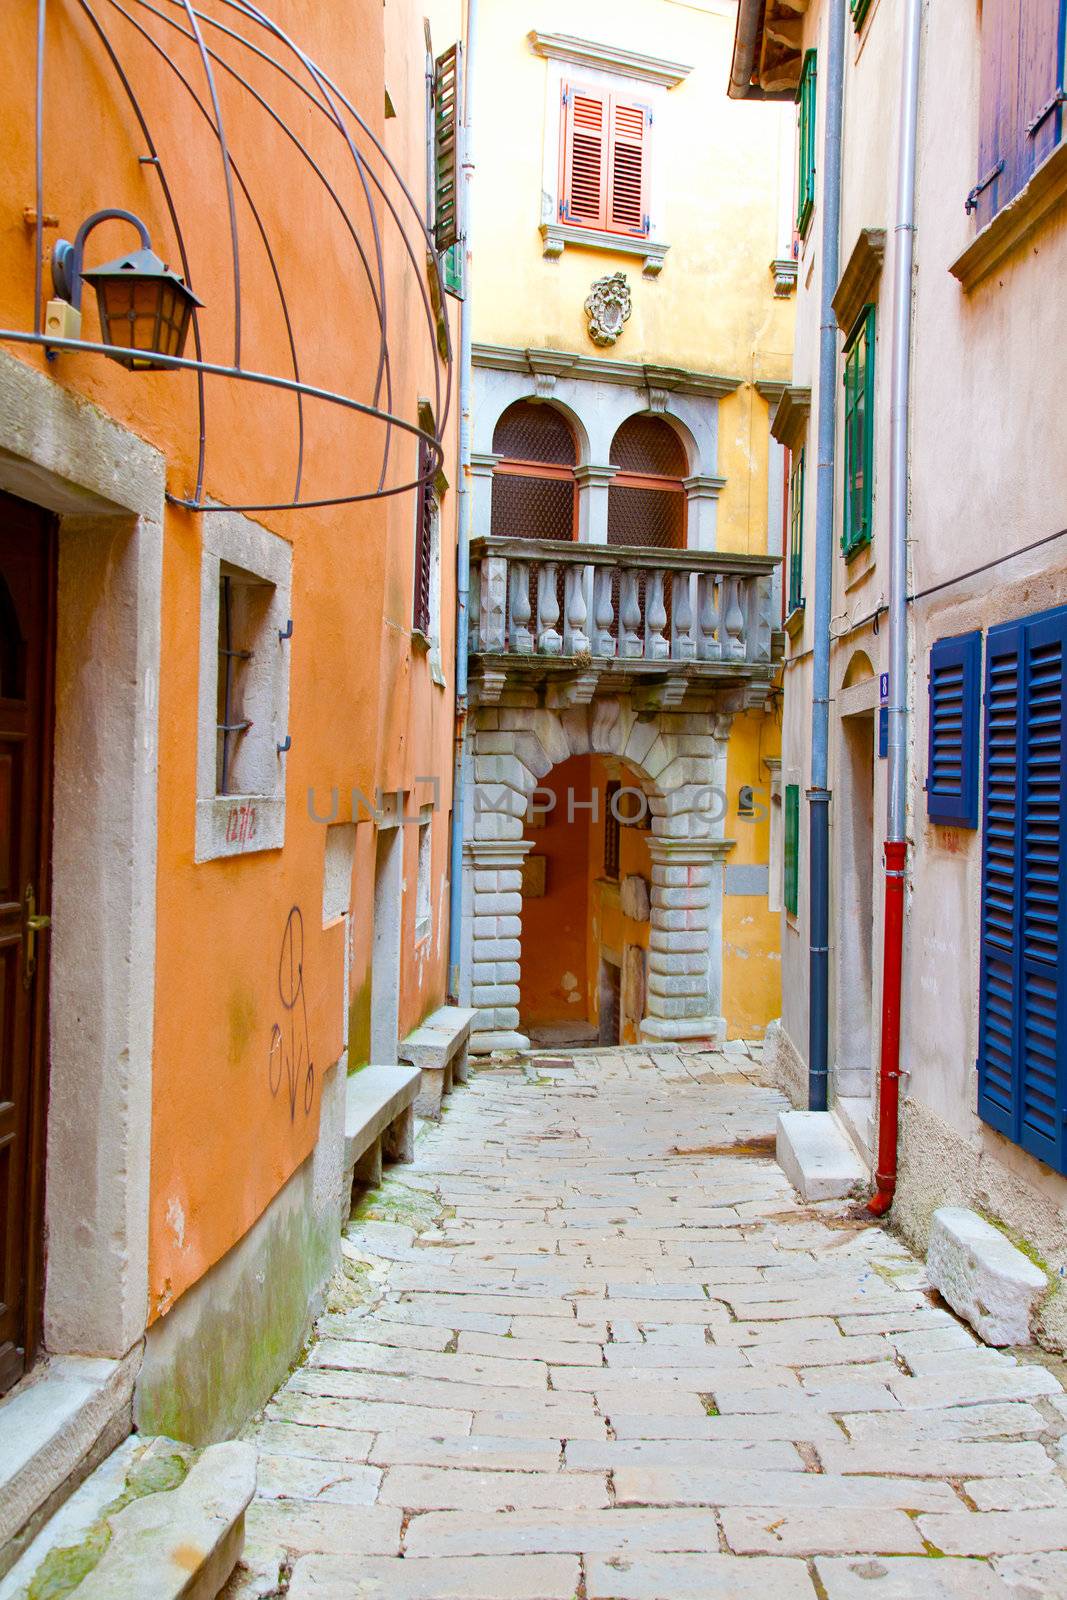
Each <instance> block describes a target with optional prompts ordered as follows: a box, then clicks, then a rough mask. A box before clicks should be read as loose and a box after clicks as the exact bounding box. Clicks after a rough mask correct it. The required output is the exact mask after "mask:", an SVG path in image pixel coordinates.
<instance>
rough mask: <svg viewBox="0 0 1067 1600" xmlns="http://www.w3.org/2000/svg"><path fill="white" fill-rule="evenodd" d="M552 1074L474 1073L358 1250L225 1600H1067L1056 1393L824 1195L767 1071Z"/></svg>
mask: <svg viewBox="0 0 1067 1600" xmlns="http://www.w3.org/2000/svg"><path fill="white" fill-rule="evenodd" d="M555 1059H559V1058H546V1057H542V1058H540V1060H539V1058H537V1057H536V1056H535V1057H531V1058H528V1059H526V1060H524V1061H522V1062H518V1063H515V1064H512V1065H510V1066H501V1067H493V1068H491V1069H487V1070H482V1071H479V1072H477V1073H476V1074H472V1078H471V1082H470V1084H469V1085H468V1086H467V1087H466V1088H462V1089H459V1090H457V1091H456V1092H455V1093H454V1094H453V1095H452V1096H451V1098H450V1100H449V1101H447V1102H446V1110H445V1114H444V1117H443V1120H442V1122H441V1124H440V1125H439V1126H436V1127H432V1128H429V1129H427V1130H425V1131H424V1133H423V1134H422V1136H421V1137H420V1139H419V1141H418V1143H417V1147H416V1148H417V1158H416V1163H415V1165H414V1166H413V1167H401V1168H396V1169H393V1175H392V1176H391V1177H389V1178H387V1181H386V1185H385V1187H384V1189H383V1190H381V1191H379V1192H378V1194H377V1195H376V1196H374V1197H373V1199H372V1201H371V1202H370V1203H369V1205H368V1206H365V1207H364V1208H363V1211H364V1212H365V1213H367V1214H366V1215H364V1216H363V1217H362V1218H361V1220H360V1221H359V1222H357V1223H354V1224H353V1225H352V1226H351V1227H350V1229H349V1230H348V1235H347V1239H346V1246H345V1248H346V1260H347V1262H348V1268H349V1274H350V1283H351V1294H350V1299H351V1306H350V1308H349V1309H341V1310H334V1311H332V1312H330V1313H328V1314H326V1315H324V1316H323V1317H322V1318H321V1319H320V1322H319V1324H318V1329H317V1337H316V1340H315V1342H314V1343H313V1345H312V1348H311V1349H310V1351H309V1354H308V1357H307V1360H306V1363H305V1364H304V1365H303V1366H301V1367H300V1368H298V1369H297V1370H296V1371H295V1372H294V1373H293V1375H292V1377H291V1379H290V1380H289V1382H288V1383H287V1384H286V1385H285V1387H284V1388H283V1389H282V1390H281V1391H280V1392H279V1393H278V1394H277V1395H276V1397H275V1399H274V1401H273V1402H272V1404H271V1405H270V1406H269V1407H268V1409H267V1412H266V1414H265V1416H264V1417H263V1418H262V1419H260V1421H259V1422H258V1423H257V1425H256V1426H255V1427H254V1429H253V1430H252V1431H251V1437H253V1438H254V1440H255V1442H256V1444H257V1446H258V1449H259V1452H260V1455H259V1488H258V1492H257V1496H256V1499H255V1501H254V1502H253V1504H252V1506H251V1507H250V1508H249V1513H248V1544H247V1549H246V1555H245V1566H244V1567H243V1568H242V1569H240V1570H239V1573H238V1575H237V1577H236V1578H235V1580H234V1582H233V1583H232V1584H231V1586H230V1589H229V1590H228V1591H227V1593H228V1595H229V1596H232V1597H234V1600H236V1597H241V1600H246V1597H250V1596H264V1595H267V1594H275V1593H285V1592H286V1589H285V1585H286V1583H287V1584H288V1590H287V1592H288V1594H289V1596H290V1597H292V1600H311V1597H315V1600H354V1597H357V1596H358V1597H379V1596H380V1597H382V1600H573V1597H579V1600H668V1597H669V1600H715V1597H719V1596H730V1597H736V1600H745V1597H748V1596H758V1597H760V1600H770V1597H774V1600H793V1597H796V1600H802V1597H803V1600H814V1597H815V1596H817V1595H818V1596H823V1597H826V1600H859V1597H863V1600H912V1597H926V1596H930V1597H935V1596H937V1597H939V1596H959V1597H961V1600H962V1597H966V1600H994V1597H998V1596H1001V1597H1003V1596H1014V1597H1016V1600H1019V1597H1022V1596H1026V1597H1031V1596H1032V1597H1037V1596H1049V1595H1052V1596H1056V1595H1067V1555H1064V1554H1063V1553H1062V1550H1063V1546H1064V1545H1065V1544H1067V1483H1065V1477H1064V1472H1063V1470H1062V1468H1063V1465H1064V1463H1065V1462H1067V1457H1065V1456H1064V1455H1062V1454H1058V1453H1057V1452H1058V1450H1060V1449H1062V1445H1061V1444H1059V1443H1058V1442H1057V1441H1059V1440H1060V1436H1061V1435H1062V1434H1064V1433H1065V1432H1067V1396H1065V1395H1064V1393H1063V1391H1062V1388H1061V1385H1060V1382H1059V1381H1058V1379H1057V1377H1056V1376H1055V1375H1054V1373H1053V1372H1051V1371H1049V1370H1047V1369H1046V1368H1045V1367H1044V1366H1041V1365H1039V1364H1037V1363H1035V1362H1033V1361H1022V1362H1017V1361H1016V1360H1015V1359H1014V1358H1013V1357H1012V1356H1011V1355H1009V1354H1004V1353H998V1352H995V1351H992V1350H990V1349H987V1348H985V1347H983V1346H981V1345H979V1344H977V1343H976V1341H975V1340H974V1338H973V1337H972V1335H971V1334H970V1332H969V1331H968V1330H967V1329H966V1328H965V1327H964V1326H963V1325H962V1324H961V1323H959V1322H958V1321H957V1320H956V1319H955V1318H954V1317H953V1316H952V1315H950V1314H949V1313H948V1312H947V1311H946V1310H944V1309H943V1308H941V1307H939V1306H937V1305H935V1304H933V1303H931V1299H930V1298H929V1297H928V1296H927V1294H926V1293H924V1288H923V1273H922V1267H921V1264H920V1263H917V1262H915V1261H914V1259H913V1258H912V1257H911V1256H910V1255H909V1254H908V1253H907V1251H906V1250H905V1249H904V1248H903V1246H902V1245H901V1244H900V1243H899V1242H898V1241H896V1240H895V1239H894V1238H893V1237H892V1235H891V1234H890V1233H889V1232H887V1231H886V1230H885V1229H883V1228H881V1227H878V1226H873V1225H870V1224H869V1223H868V1222H867V1221H866V1220H864V1219H863V1218H862V1217H861V1218H850V1217H849V1215H848V1214H847V1212H848V1208H846V1207H843V1206H841V1205H830V1204H826V1205H821V1206H804V1205H801V1204H800V1203H799V1202H798V1201H797V1199H796V1197H795V1195H794V1193H793V1191H792V1189H791V1188H790V1187H789V1185H788V1184H787V1182H786V1180H785V1179H784V1178H783V1176H782V1174H781V1172H780V1171H779V1169H778V1167H777V1166H776V1164H775V1162H774V1160H773V1154H772V1150H771V1146H772V1142H773V1125H774V1114H775V1112H776V1111H777V1110H779V1109H780V1108H781V1106H782V1101H781V1100H780V1098H779V1097H778V1096H777V1095H776V1094H775V1093H772V1092H771V1091H770V1090H768V1089H766V1088H763V1087H761V1086H760V1083H759V1078H758V1068H757V1066H756V1063H755V1062H754V1061H753V1060H752V1059H751V1058H750V1056H749V1055H748V1053H747V1051H746V1049H745V1047H744V1046H742V1045H737V1046H730V1047H729V1049H728V1052H727V1053H725V1054H708V1053H704V1052H699V1051H696V1050H691V1051H685V1050H654V1051H649V1052H644V1051H641V1050H636V1049H631V1050H616V1051H607V1052H587V1053H582V1052H579V1053H577V1054H575V1055H574V1056H566V1057H563V1058H562V1061H563V1062H565V1063H566V1064H560V1065H546V1064H545V1062H546V1061H547V1060H555ZM344 1298H345V1296H344V1294H343V1293H341V1292H340V1291H338V1294H337V1296H336V1297H335V1302H334V1303H335V1304H337V1305H342V1304H343V1301H344ZM939 1558H943V1559H939ZM279 1575H280V1576H279Z"/></svg>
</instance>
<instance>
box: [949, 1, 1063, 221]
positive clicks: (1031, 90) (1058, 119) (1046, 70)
mask: <svg viewBox="0 0 1067 1600" xmlns="http://www.w3.org/2000/svg"><path fill="white" fill-rule="evenodd" d="M1065 7H1067V0H983V5H982V78H981V87H980V92H979V111H978V122H979V139H978V146H979V148H978V183H977V187H976V189H975V190H974V191H973V207H974V210H975V213H976V218H977V222H978V226H979V227H983V226H984V225H985V224H986V223H987V222H989V221H990V220H991V218H993V217H995V216H996V214H997V212H998V211H1002V210H1003V208H1004V207H1005V206H1006V205H1007V204H1008V202H1009V201H1010V200H1013V199H1014V198H1015V196H1016V195H1017V194H1018V193H1019V191H1020V189H1022V188H1024V187H1025V185H1026V184H1027V183H1028V182H1029V180H1030V178H1031V177H1032V176H1033V172H1034V169H1035V167H1036V166H1037V165H1038V164H1039V163H1040V162H1041V161H1043V160H1044V159H1045V157H1046V156H1047V155H1048V154H1049V152H1050V151H1051V150H1052V149H1054V147H1055V146H1056V145H1057V144H1058V143H1059V140H1060V136H1061V134H1062V131H1063V106H1062V101H1061V99H1060V94H1061V92H1062V89H1063V59H1064V41H1063V27H1064V12H1065ZM969 204H970V202H969Z"/></svg>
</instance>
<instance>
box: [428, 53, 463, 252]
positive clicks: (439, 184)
mask: <svg viewBox="0 0 1067 1600" xmlns="http://www.w3.org/2000/svg"><path fill="white" fill-rule="evenodd" d="M459 97H460V47H459V45H458V44H454V45H452V47H451V48H450V49H448V50H446V51H445V52H444V54H443V55H440V56H438V57H437V60H436V61H435V62H434V80H433V127H434V238H435V242H436V244H437V248H438V251H445V250H450V249H451V248H452V246H453V245H454V244H455V243H456V241H457V239H458V238H459V236H460V230H459Z"/></svg>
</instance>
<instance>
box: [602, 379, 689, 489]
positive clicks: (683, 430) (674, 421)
mask: <svg viewBox="0 0 1067 1600" xmlns="http://www.w3.org/2000/svg"><path fill="white" fill-rule="evenodd" d="M642 416H644V417H657V418H659V420H660V421H662V422H665V423H666V424H667V426H668V427H669V428H670V429H671V430H672V432H674V433H676V434H677V435H678V438H679V439H680V440H681V443H682V448H683V449H684V451H685V459H686V466H687V468H688V472H689V475H693V474H695V473H698V472H700V471H701V452H700V446H699V444H698V443H697V439H696V435H695V434H694V433H693V430H692V429H691V428H690V426H689V424H688V423H687V422H684V421H683V420H682V418H681V417H680V416H678V415H677V414H676V413H675V412H673V411H671V410H670V409H665V410H660V409H658V408H657V407H655V406H649V405H648V404H647V396H646V395H643V394H642V393H641V391H640V390H636V389H635V390H634V391H633V404H632V405H631V406H629V407H624V408H623V409H622V410H621V411H620V413H619V414H618V415H617V416H616V417H615V418H614V419H613V420H614V423H615V428H614V432H613V434H612V438H613V439H614V436H615V434H616V433H618V431H619V429H620V428H621V427H622V426H623V424H624V423H626V422H629V421H630V420H631V418H633V417H642Z"/></svg>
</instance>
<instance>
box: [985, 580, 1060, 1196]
mask: <svg viewBox="0 0 1067 1600" xmlns="http://www.w3.org/2000/svg"><path fill="white" fill-rule="evenodd" d="M1065 669H1067V608H1061V609H1060V610H1058V611H1055V612H1049V613H1046V614H1044V615H1042V616H1039V617H1035V618H1032V619H1031V620H1030V621H1029V622H1025V623H1023V622H1019V623H1010V624H1008V625H1006V626H1004V627H1000V628H993V629H991V630H990V633H989V640H988V645H987V665H986V799H985V809H984V823H985V832H984V837H983V843H982V958H981V975H980V989H979V1038H978V1109H979V1113H980V1115H981V1116H982V1117H983V1118H984V1119H985V1120H986V1121H987V1122H988V1123H990V1124H991V1125H992V1126H993V1127H994V1128H997V1129H998V1130H999V1131H1000V1132H1001V1133H1003V1134H1006V1135H1007V1137H1008V1138H1010V1139H1012V1140H1013V1141H1014V1142H1015V1143H1016V1144H1019V1145H1021V1146H1022V1148H1023V1149H1024V1150H1027V1151H1028V1152H1029V1153H1030V1154H1031V1155H1034V1156H1037V1157H1038V1158H1039V1159H1040V1160H1042V1161H1046V1162H1048V1163H1049V1164H1050V1165H1051V1166H1053V1167H1055V1168H1056V1169H1057V1170H1058V1171H1060V1172H1063V1171H1067V881H1065V879H1067V870H1065V868H1067V862H1065V832H1067V816H1065V814H1067V779H1065V773H1064V758H1065V755H1067V693H1065V683H1064V677H1065Z"/></svg>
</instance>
